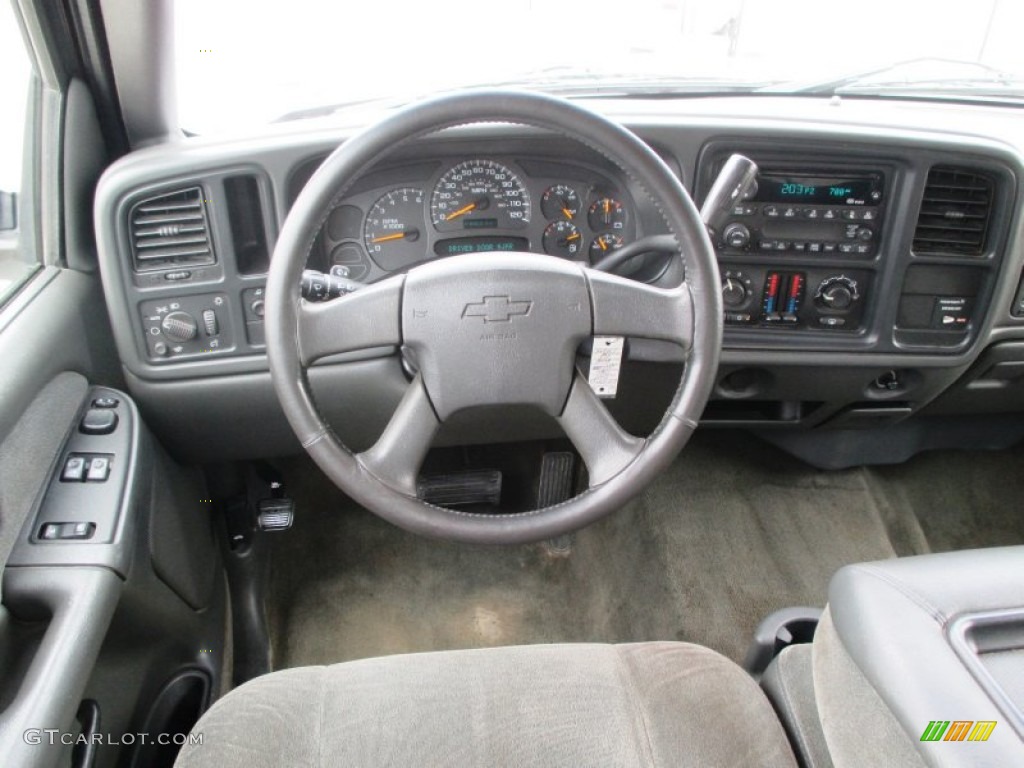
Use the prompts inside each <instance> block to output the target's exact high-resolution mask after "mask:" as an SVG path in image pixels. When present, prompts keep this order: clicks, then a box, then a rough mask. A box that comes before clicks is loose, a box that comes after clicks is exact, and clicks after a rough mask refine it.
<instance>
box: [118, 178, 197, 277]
mask: <svg viewBox="0 0 1024 768" xmlns="http://www.w3.org/2000/svg"><path fill="white" fill-rule="evenodd" d="M131 238H132V255H133V256H134V258H135V269H136V270H137V271H139V272H151V271H153V270H156V269H172V268H177V267H183V266H190V267H193V266H200V265H203V264H213V263H214V261H215V259H214V255H213V244H212V243H211V242H210V224H209V221H208V220H207V218H206V201H205V200H204V198H203V190H202V189H201V188H200V187H192V188H190V189H184V190H181V191H179V192H172V193H170V194H167V195H160V196H159V197H151V198H149V199H148V200H143V201H142V202H141V203H137V204H136V205H135V207H134V208H132V212H131Z"/></svg>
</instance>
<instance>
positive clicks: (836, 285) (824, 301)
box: [815, 275, 860, 310]
mask: <svg viewBox="0 0 1024 768" xmlns="http://www.w3.org/2000/svg"><path fill="white" fill-rule="evenodd" d="M815 298H816V299H817V300H818V303H819V304H821V305H822V306H824V307H828V308H829V309H838V310H843V309H849V308H850V307H851V306H852V305H853V303H854V302H855V301H857V299H859V298H860V294H859V293H858V292H857V283H856V282H855V281H853V280H851V279H850V278H848V277H846V276H845V275H839V276H838V277H829V278H826V279H825V280H823V281H822V282H821V285H819V286H818V291H817V293H816V294H815Z"/></svg>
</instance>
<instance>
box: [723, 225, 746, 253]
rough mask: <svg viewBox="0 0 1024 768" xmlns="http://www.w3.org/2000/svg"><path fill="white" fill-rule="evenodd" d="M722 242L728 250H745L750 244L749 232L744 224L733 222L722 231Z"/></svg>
mask: <svg viewBox="0 0 1024 768" xmlns="http://www.w3.org/2000/svg"><path fill="white" fill-rule="evenodd" d="M722 242H724V243H725V244H726V245H727V246H729V247H730V248H746V247H747V245H748V244H749V243H750V230H749V229H747V227H746V225H744V224H740V223H738V222H733V223H732V224H730V225H729V226H727V227H726V228H725V229H724V230H723V231H722Z"/></svg>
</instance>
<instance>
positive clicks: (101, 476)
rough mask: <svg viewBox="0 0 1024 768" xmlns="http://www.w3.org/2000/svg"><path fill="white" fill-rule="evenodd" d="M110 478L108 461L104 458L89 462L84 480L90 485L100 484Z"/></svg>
mask: <svg viewBox="0 0 1024 768" xmlns="http://www.w3.org/2000/svg"><path fill="white" fill-rule="evenodd" d="M108 477H110V459H108V458H106V457H105V456H97V457H94V458H93V459H92V460H91V461H90V462H89V471H88V472H87V473H86V475H85V479H86V480H88V481H89V482H90V483H102V482H104V481H105V480H106V479H107V478H108Z"/></svg>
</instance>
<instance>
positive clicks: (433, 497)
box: [416, 469, 501, 507]
mask: <svg viewBox="0 0 1024 768" xmlns="http://www.w3.org/2000/svg"><path fill="white" fill-rule="evenodd" d="M416 495H417V496H418V497H419V499H420V500H421V501H425V502H427V503H428V504H436V505H437V506H439V507H461V506H466V505H469V504H488V505H490V506H492V507H496V506H498V505H499V504H501V472H500V471H498V470H496V469H470V470H466V471H464V472H444V473H438V474H431V475H420V477H419V479H418V480H417V481H416Z"/></svg>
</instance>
